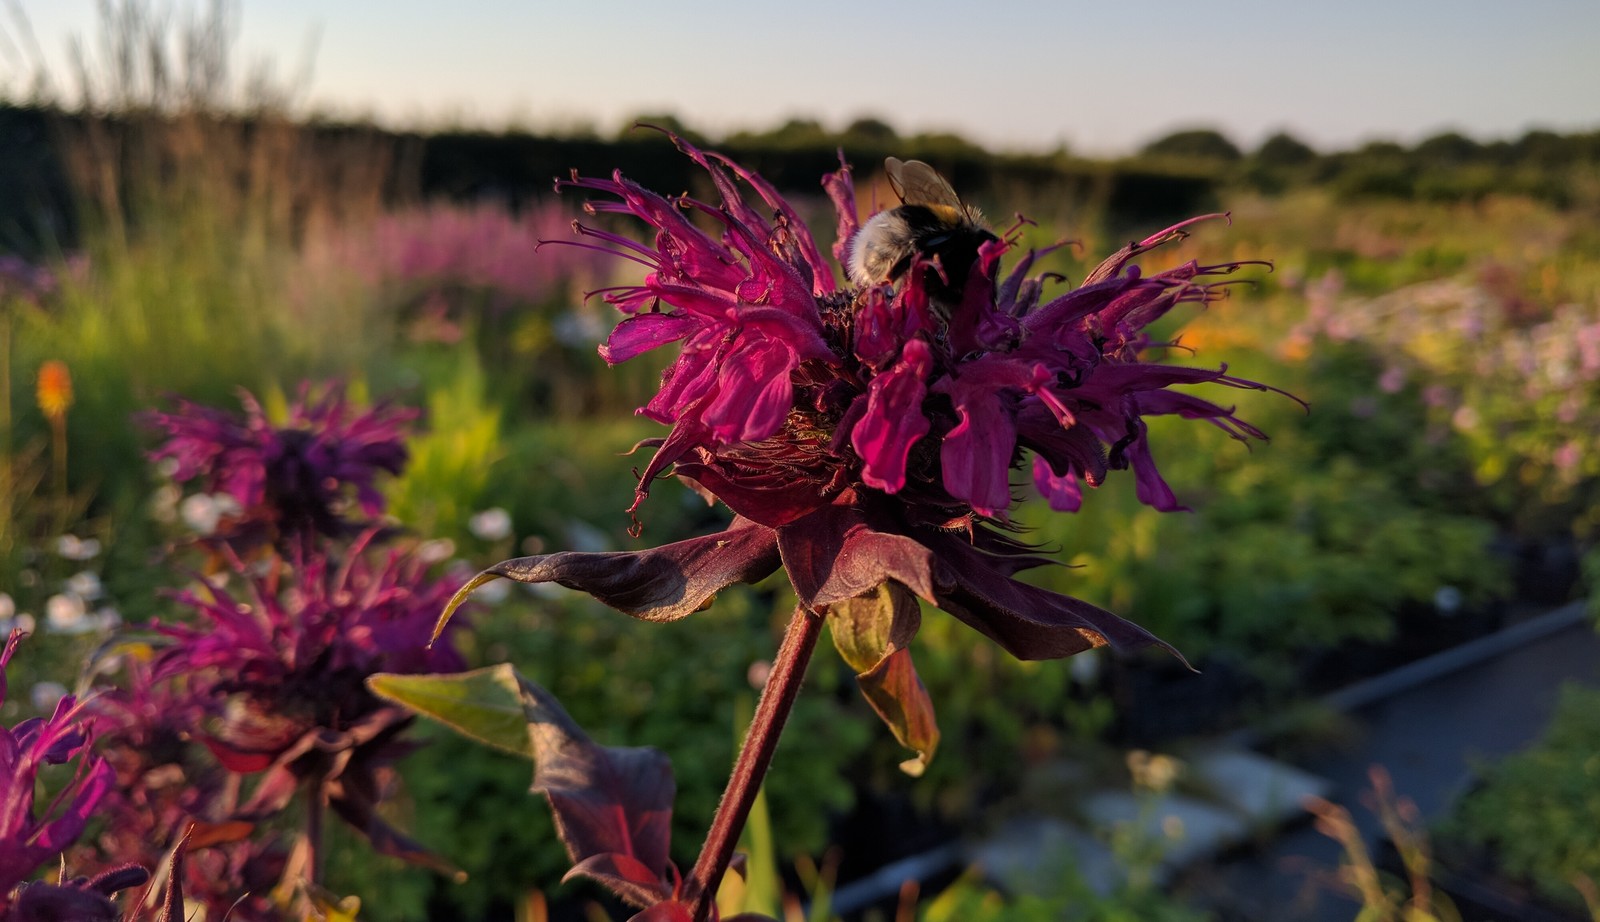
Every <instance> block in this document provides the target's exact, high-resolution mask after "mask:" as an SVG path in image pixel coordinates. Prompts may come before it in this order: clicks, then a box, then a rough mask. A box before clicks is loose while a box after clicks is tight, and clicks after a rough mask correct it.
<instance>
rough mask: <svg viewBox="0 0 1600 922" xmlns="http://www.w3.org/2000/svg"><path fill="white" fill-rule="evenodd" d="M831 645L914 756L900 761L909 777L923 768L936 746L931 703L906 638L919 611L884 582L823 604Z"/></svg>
mask: <svg viewBox="0 0 1600 922" xmlns="http://www.w3.org/2000/svg"><path fill="white" fill-rule="evenodd" d="M828 625H829V631H830V633H831V634H832V635H833V645H834V646H835V647H837V648H838V649H839V655H840V656H842V657H843V658H844V661H845V662H846V663H849V664H850V667H851V668H852V669H854V670H856V682H857V683H858V684H859V685H860V686H861V693H862V694H863V695H865V696H866V698H867V703H869V704H871V705H872V709H873V710H875V711H877V712H878V716H879V717H881V718H882V719H883V722H884V723H885V724H887V725H888V726H889V729H890V730H891V731H893V733H894V738H895V739H897V740H899V741H900V745H902V746H904V747H906V748H907V749H910V750H913V751H914V752H916V754H917V755H916V757H915V758H912V759H907V760H906V761H904V762H901V763H900V770H901V771H903V772H905V773H906V774H908V775H910V776H912V777H913V778H916V777H919V776H921V775H922V773H923V772H924V771H926V770H927V767H928V762H929V761H930V760H931V759H932V758H933V753H934V750H936V749H938V748H939V724H938V722H937V721H936V720H935V719H934V715H933V700H932V699H931V698H929V697H928V690H927V688H926V687H924V686H923V684H922V679H921V678H919V677H918V676H917V670H916V667H915V666H913V665H912V663H911V650H910V649H909V646H910V643H911V639H912V638H913V637H915V636H916V634H917V629H918V628H919V627H921V626H922V608H921V606H920V605H919V603H918V602H917V597H916V596H915V595H913V594H912V593H911V591H910V590H909V589H907V588H905V587H904V586H902V585H900V584H899V583H897V582H894V581H893V580H886V581H885V582H883V583H882V584H881V585H879V586H878V588H876V589H874V590H873V591H872V592H869V593H867V594H865V595H861V596H857V597H856V598H853V599H847V600H845V601H843V602H836V603H834V604H833V605H830V606H828Z"/></svg>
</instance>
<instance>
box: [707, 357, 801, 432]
mask: <svg viewBox="0 0 1600 922" xmlns="http://www.w3.org/2000/svg"><path fill="white" fill-rule="evenodd" d="M798 364H800V362H799V359H798V358H797V357H796V356H795V354H794V352H793V351H792V350H791V349H790V348H789V347H788V346H787V345H786V344H784V343H782V342H777V341H773V340H762V339H756V338H754V337H747V338H745V340H744V341H743V342H741V343H740V344H739V345H738V346H737V347H736V348H734V349H733V350H732V351H731V352H729V353H728V355H727V357H726V358H725V359H724V360H723V361H722V362H721V370H720V372H719V374H718V378H717V389H716V396H714V397H713V398H712V399H711V403H710V405H709V406H707V407H706V408H705V410H704V411H703V412H702V413H701V415H700V419H701V421H702V422H703V423H705V424H706V425H707V426H709V427H710V428H711V434H712V436H713V437H714V438H715V439H716V440H717V441H718V442H721V443H723V444H732V443H734V442H752V441H759V440H760V439H764V438H768V437H769V436H772V435H774V434H776V433H777V431H778V430H779V429H780V428H782V426H783V421H784V419H786V418H787V417H788V415H789V407H790V405H791V404H792V403H793V394H794V385H793V384H792V383H791V382H790V381H789V373H790V372H791V371H793V370H794V368H795V366H796V365H798Z"/></svg>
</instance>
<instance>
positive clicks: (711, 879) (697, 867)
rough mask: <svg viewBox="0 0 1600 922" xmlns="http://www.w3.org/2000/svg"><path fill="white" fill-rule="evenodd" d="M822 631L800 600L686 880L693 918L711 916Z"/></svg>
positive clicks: (696, 920) (685, 896)
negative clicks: (729, 864) (702, 843)
mask: <svg viewBox="0 0 1600 922" xmlns="http://www.w3.org/2000/svg"><path fill="white" fill-rule="evenodd" d="M821 634H822V616H820V615H816V614H812V613H811V612H809V611H807V610H806V608H805V606H804V605H799V606H796V607H795V610H794V616H793V617H792V618H790V619H789V628H788V630H787V631H785V632H784V635H783V645H782V646H781V647H779V648H778V656H777V659H776V660H775V661H774V662H773V664H772V673H771V674H770V675H769V676H768V677H767V684H766V687H764V688H763V689H762V690H761V701H760V702H759V703H758V704H757V705H756V713H755V717H754V718H753V719H751V721H750V730H749V732H748V733H746V734H745V737H744V745H743V746H742V747H741V748H740V749H739V759H738V761H737V762H735V763H734V765H733V777H731V778H729V779H728V787H727V788H726V789H725V790H724V791H723V792H722V802H721V803H720V804H718V805H717V815H716V817H715V818H713V819H712V821H711V831H710V832H708V833H706V844H705V845H704V846H702V847H701V849H700V858H699V860H697V861H696V862H695V864H694V870H692V871H690V872H689V878H688V880H687V881H685V882H684V893H683V899H684V901H685V902H688V903H689V904H690V907H691V911H690V917H691V918H692V919H693V920H694V922H707V920H709V919H710V918H711V906H712V903H713V902H715V900H716V897H717V887H718V886H720V885H721V884H722V875H723V874H724V873H726V872H727V870H728V862H729V861H731V860H733V849H734V846H735V845H737V844H738V842H739V833H740V832H741V831H743V830H744V823H745V820H746V819H747V818H748V817H749V816H750V807H751V805H752V804H754V803H755V799H756V793H757V792H758V791H760V790H761V779H762V778H764V777H766V774H767V767H768V766H769V765H771V764H772V754H773V753H774V752H776V751H777V749H778V737H779V736H780V735H781V734H782V733H783V725H784V722H785V721H787V720H788V719H789V711H790V710H791V709H792V708H793V707H794V702H795V699H796V698H798V697H799V696H800V682H801V680H803V679H804V678H805V675H806V665H807V664H808V663H810V662H811V651H812V650H815V649H816V647H817V638H818V637H819V636H821Z"/></svg>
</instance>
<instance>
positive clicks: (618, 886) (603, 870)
mask: <svg viewBox="0 0 1600 922" xmlns="http://www.w3.org/2000/svg"><path fill="white" fill-rule="evenodd" d="M575 877H587V878H589V879H590V880H592V881H594V882H596V883H598V884H600V885H602V886H604V887H605V888H606V889H608V890H610V891H611V892H612V893H615V894H617V895H618V896H620V897H622V898H623V899H624V900H626V901H627V902H629V903H632V904H634V905H635V906H648V905H650V904H651V903H652V902H655V901H657V900H660V899H662V898H663V897H666V896H668V895H670V894H671V889H670V888H668V887H667V886H666V884H665V883H664V882H663V881H662V879H661V875H659V874H657V873H656V872H655V871H653V870H651V869H650V868H649V867H648V866H646V865H645V864H644V862H642V861H640V860H639V859H637V858H634V857H633V856H631V855H623V854H619V853H617V852H607V853H606V854H604V855H590V856H589V857H588V858H585V859H583V860H582V861H580V862H578V863H577V864H576V865H574V866H573V868H572V870H570V871H568V872H567V873H566V874H565V875H564V876H563V877H562V878H561V882H562V883H566V882H567V881H569V880H572V879H573V878H575ZM658 905H659V904H658Z"/></svg>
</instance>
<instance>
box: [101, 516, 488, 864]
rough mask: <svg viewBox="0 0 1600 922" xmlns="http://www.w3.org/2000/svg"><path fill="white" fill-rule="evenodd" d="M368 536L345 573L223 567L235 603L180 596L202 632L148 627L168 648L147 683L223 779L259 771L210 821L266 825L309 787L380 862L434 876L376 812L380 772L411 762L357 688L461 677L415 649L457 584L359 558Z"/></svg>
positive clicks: (219, 594)
mask: <svg viewBox="0 0 1600 922" xmlns="http://www.w3.org/2000/svg"><path fill="white" fill-rule="evenodd" d="M372 535H373V533H371V532H368V533H367V534H366V535H364V536H363V538H362V539H361V540H358V541H357V542H356V543H355V545H354V547H352V549H351V551H350V554H349V557H348V559H347V560H346V561H345V562H344V563H343V564H337V565H336V564H334V563H331V562H330V561H329V560H328V558H327V557H326V556H323V555H313V554H304V555H300V556H299V558H298V559H296V560H295V562H294V567H293V569H292V570H291V569H289V567H288V566H287V565H285V564H284V563H283V562H282V561H274V562H272V564H271V566H270V569H268V571H267V572H266V573H265V574H260V573H256V572H252V571H251V570H250V569H249V568H247V567H245V566H244V565H243V564H240V563H239V562H238V561H237V559H235V565H236V566H235V569H236V575H237V576H240V577H243V582H244V586H243V589H242V591H239V592H232V591H229V590H226V589H224V588H223V587H221V586H220V585H217V584H214V583H209V582H208V583H205V584H204V586H203V588H202V589H198V590H190V591H186V592H183V593H180V594H179V596H178V600H179V601H180V602H181V603H183V604H185V605H187V606H188V607H190V608H192V609H194V611H195V612H196V613H197V614H199V615H200V616H201V618H202V623H201V624H200V625H198V626H191V625H187V624H156V625H155V629H156V630H157V631H158V632H160V633H161V634H164V635H166V636H167V637H168V638H170V639H171V640H172V643H171V645H169V646H167V647H165V648H163V649H162V650H161V651H160V652H159V653H158V654H157V655H156V657H155V660H154V662H153V665H152V668H151V674H150V680H151V681H150V683H148V684H149V685H150V686H151V687H152V688H153V689H159V687H160V686H159V683H162V682H163V681H166V680H174V681H176V682H177V683H179V687H180V688H181V693H180V694H178V695H176V696H174V698H175V700H174V704H173V705H172V706H169V707H168V708H167V710H173V709H176V710H178V711H179V712H184V711H187V712H189V713H184V714H183V721H184V723H185V724H187V725H188V727H189V728H190V729H189V731H188V732H189V735H191V736H193V737H197V738H198V739H199V740H200V741H201V742H202V743H204V745H205V746H206V748H207V749H209V750H210V752H211V754H212V755H213V756H214V757H215V758H216V760H217V761H218V762H220V763H221V764H222V766H223V767H224V768H226V769H227V770H229V771H232V772H237V773H241V774H255V773H262V774H261V778H260V781H259V782H258V783H257V784H256V786H255V787H254V789H253V791H252V794H251V798H250V800H249V802H247V803H244V804H242V805H239V806H238V807H237V808H236V809H235V810H233V811H232V812H231V814H230V815H229V816H226V817H212V819H230V820H236V819H247V820H254V819H258V818H260V817H263V816H268V815H271V814H273V813H276V812H278V811H279V810H281V809H283V807H284V806H285V805H286V804H287V803H288V802H289V800H290V799H291V798H292V797H293V796H294V795H295V793H296V792H297V791H299V790H301V789H302V788H303V787H305V786H307V785H310V786H311V787H313V788H315V789H316V790H318V791H319V794H318V796H322V797H325V798H326V799H327V803H328V805H329V806H330V807H332V808H333V809H334V811H335V812H337V813H338V814H339V815H340V816H341V817H343V818H344V819H345V820H347V821H348V822H349V823H351V825H353V826H355V827H356V829H357V830H358V831H359V832H361V833H363V834H365V835H366V836H367V837H368V838H369V839H370V840H371V841H372V843H373V844H374V846H375V847H377V848H378V849H379V850H380V851H384V852H386V853H389V854H397V855H401V856H403V857H407V858H411V859H415V860H421V861H424V863H430V862H431V863H435V864H436V865H437V862H432V859H431V857H430V856H427V855H426V854H425V853H424V852H423V850H422V849H421V848H420V847H419V846H415V845H414V844H413V843H411V842H410V841H409V840H408V839H405V838H404V837H403V836H401V834H400V833H398V832H397V831H395V830H393V829H391V828H390V827H389V826H388V825H387V824H386V823H385V822H384V821H383V820H382V819H381V818H380V817H378V815H377V813H376V809H377V805H378V800H379V799H380V795H381V793H382V791H383V790H384V789H385V788H386V786H387V780H388V778H389V775H390V768H389V765H390V763H391V762H392V761H393V760H394V759H396V758H398V757H399V756H401V755H403V754H404V753H406V752H408V751H410V748H411V747H410V745H409V744H408V743H406V742H405V741H404V740H403V739H402V738H401V734H402V733H403V731H404V730H405V728H406V726H407V725H408V724H409V723H410V718H409V717H408V715H406V714H405V713H404V712H402V711H400V710H398V709H396V708H394V707H392V706H389V705H386V704H384V703H383V702H381V701H379V700H378V699H377V698H376V697H374V696H373V694H372V693H371V692H370V691H368V690H367V688H366V685H365V681H366V678H367V677H368V676H370V675H372V674H373V673H376V672H380V671H383V672H398V673H417V672H448V671H452V670H459V669H462V668H464V663H463V661H462V660H461V658H460V656H459V655H458V654H457V653H456V652H455V651H454V650H453V649H452V648H450V647H449V646H448V645H443V646H435V647H432V648H429V647H427V646H426V640H427V636H428V628H429V626H430V625H431V623H432V621H433V618H434V614H435V613H436V612H437V611H438V610H439V607H440V606H441V605H442V604H443V603H444V601H445V599H447V598H448V597H449V596H450V594H451V593H452V592H453V591H454V590H455V588H456V584H455V583H454V582H450V581H430V580H428V579H427V578H426V575H425V574H424V572H423V571H424V569H425V567H424V565H423V564H422V563H421V562H420V561H419V560H417V559H416V558H415V557H412V556H407V555H403V554H400V553H395V552H391V553H388V554H386V555H384V556H383V557H382V558H380V559H376V560H374V559H372V558H370V557H369V556H368V555H366V554H363V553H362V552H363V551H364V550H365V547H366V543H367V541H368V540H370V539H371V537H372ZM130 712H131V711H130ZM137 723H138V722H137V721H135V724H137ZM134 729H136V730H137V729H138V727H137V726H135V727H134ZM438 866H441V867H444V868H445V869H447V870H452V871H453V868H448V866H443V865H438Z"/></svg>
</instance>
